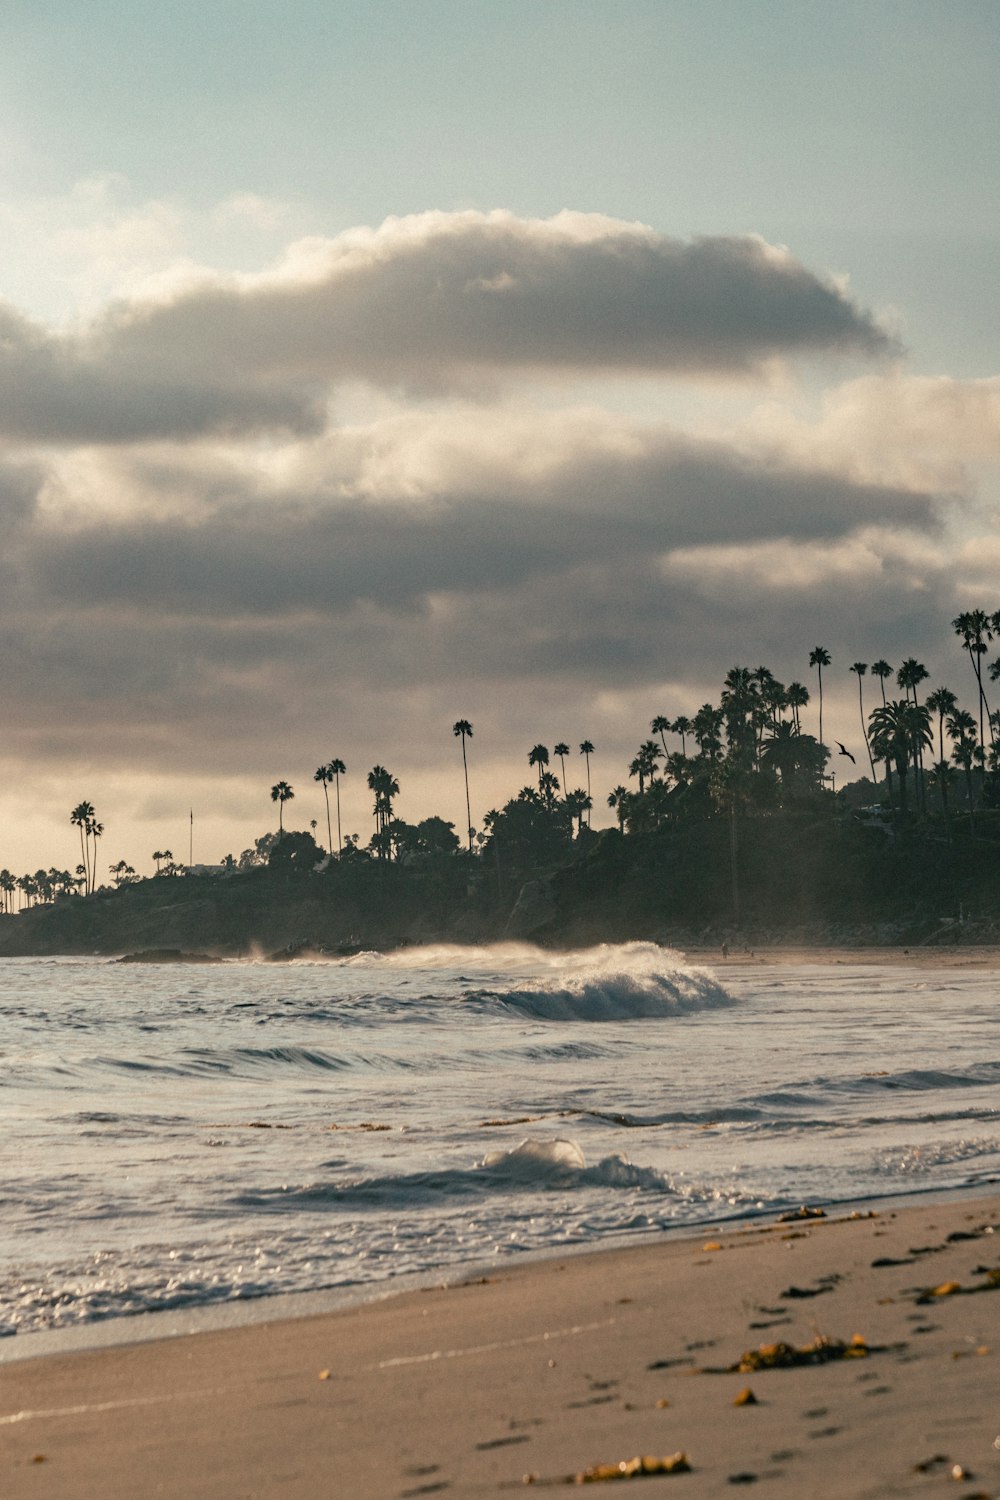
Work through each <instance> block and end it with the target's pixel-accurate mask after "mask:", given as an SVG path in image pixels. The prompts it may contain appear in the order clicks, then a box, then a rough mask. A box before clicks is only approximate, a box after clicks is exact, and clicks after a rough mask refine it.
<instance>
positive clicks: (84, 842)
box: [69, 802, 94, 895]
mask: <svg viewBox="0 0 1000 1500" xmlns="http://www.w3.org/2000/svg"><path fill="white" fill-rule="evenodd" d="M93 816H94V804H93V803H92V802H78V803H77V805H76V806H75V807H74V809H73V811H72V812H71V813H70V815H69V820H70V822H71V823H73V824H75V826H76V827H77V828H79V830H80V853H81V855H82V857H83V873H84V883H85V886H86V891H87V894H88V895H89V893H90V840H89V839H88V838H87V837H86V835H87V834H88V833H89V831H90V823H91V819H92V818H93Z"/></svg>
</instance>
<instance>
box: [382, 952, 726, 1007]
mask: <svg viewBox="0 0 1000 1500" xmlns="http://www.w3.org/2000/svg"><path fill="white" fill-rule="evenodd" d="M423 952H424V953H425V954H427V955H428V960H427V961H428V962H430V963H431V964H434V965H438V964H439V965H441V966H449V967H459V968H460V969H461V970H462V971H463V972H465V973H467V972H468V970H469V969H482V970H486V971H487V973H488V974H489V975H490V979H489V980H488V981H487V983H486V984H483V985H481V986H477V987H475V988H469V989H467V990H466V991H465V999H466V1000H467V1001H469V1002H471V1003H473V1004H480V1005H487V1006H496V1005H500V1006H502V1007H503V1008H504V1009H505V1010H509V1011H514V1012H516V1013H518V1014H521V1015H528V1016H532V1017H534V1018H535V1019H536V1020H545V1021H626V1020H640V1019H648V1018H655V1017H661V1016H675V1015H681V1014H686V1013H688V1012H691V1011H698V1010H705V1009H707V1008H709V1007H715V1006H722V1005H733V1004H735V1003H736V1002H735V1001H734V999H733V997H732V996H731V995H730V994H729V993H728V992H727V991H726V989H725V988H724V987H723V986H722V985H721V984H720V983H719V981H718V979H717V978H716V977H715V975H713V974H711V973H709V972H708V970H705V969H697V968H692V967H690V966H689V965H687V964H685V962H684V960H683V957H682V955H681V954H680V953H677V952H676V951H674V950H673V949H670V948H661V947H659V946H658V945H657V944H656V943H621V944H613V943H603V944H601V945H599V946H598V947H595V948H584V949H578V950H575V951H573V952H567V953H552V952H547V951H545V950H544V949H540V948H533V947H531V946H529V945H527V944H520V943H504V944H499V945H498V946H497V947H494V948H484V949H448V948H438V949H429V950H423ZM410 957H411V960H412V957H413V956H412V955H410Z"/></svg>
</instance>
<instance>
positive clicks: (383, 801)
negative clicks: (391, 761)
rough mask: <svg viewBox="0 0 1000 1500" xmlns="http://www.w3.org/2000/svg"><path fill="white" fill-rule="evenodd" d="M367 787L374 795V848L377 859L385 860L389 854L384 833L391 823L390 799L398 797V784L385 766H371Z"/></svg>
mask: <svg viewBox="0 0 1000 1500" xmlns="http://www.w3.org/2000/svg"><path fill="white" fill-rule="evenodd" d="M368 785H369V787H370V788H371V789H372V791H373V792H374V793H375V807H374V816H375V830H376V847H377V848H378V854H379V858H380V859H385V858H386V856H387V855H388V853H389V841H388V839H387V838H386V833H387V830H388V827H389V824H390V823H391V822H392V799H393V798H394V797H398V796H399V782H398V781H397V780H396V778H395V776H393V774H392V772H391V771H387V770H386V768H385V766H373V767H372V769H371V770H370V771H369V772H368Z"/></svg>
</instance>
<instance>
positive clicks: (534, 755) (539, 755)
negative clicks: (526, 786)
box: [528, 745, 549, 789]
mask: <svg viewBox="0 0 1000 1500" xmlns="http://www.w3.org/2000/svg"><path fill="white" fill-rule="evenodd" d="M548 763H549V750H548V746H547V745H532V747H531V749H530V750H529V751H528V765H529V766H537V767H538V786H539V789H541V785H542V772H543V771H544V769H545V767H546V766H547V765H548Z"/></svg>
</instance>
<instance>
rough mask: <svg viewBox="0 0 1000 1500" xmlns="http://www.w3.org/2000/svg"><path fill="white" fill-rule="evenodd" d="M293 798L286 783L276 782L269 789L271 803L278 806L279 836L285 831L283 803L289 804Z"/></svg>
mask: <svg viewBox="0 0 1000 1500" xmlns="http://www.w3.org/2000/svg"><path fill="white" fill-rule="evenodd" d="M294 796H295V793H294V791H293V790H292V788H291V787H290V786H289V785H288V782H287V781H276V782H275V784H274V786H273V787H272V788H271V801H272V802H277V804H278V834H279V836H280V835H281V834H283V833H284V831H285V803H286V802H291V800H292V798H293V797H294Z"/></svg>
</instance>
